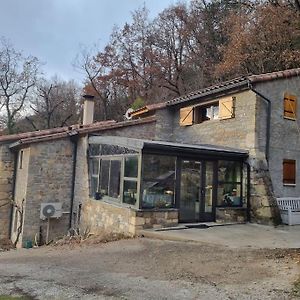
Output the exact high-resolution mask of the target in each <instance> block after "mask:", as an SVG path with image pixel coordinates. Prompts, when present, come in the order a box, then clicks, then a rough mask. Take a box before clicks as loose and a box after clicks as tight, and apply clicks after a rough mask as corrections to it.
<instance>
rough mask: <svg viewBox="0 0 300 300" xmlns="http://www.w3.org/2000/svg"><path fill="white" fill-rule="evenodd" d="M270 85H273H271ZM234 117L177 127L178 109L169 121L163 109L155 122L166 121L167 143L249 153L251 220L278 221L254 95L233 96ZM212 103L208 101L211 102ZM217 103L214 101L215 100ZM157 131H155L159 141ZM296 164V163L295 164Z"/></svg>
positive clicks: (260, 111)
mask: <svg viewBox="0 0 300 300" xmlns="http://www.w3.org/2000/svg"><path fill="white" fill-rule="evenodd" d="M273 84H274V82H273ZM232 96H235V97H236V102H235V117H234V118H231V119H225V120H211V121H206V122H203V123H200V124H194V125H192V126H185V127H181V126H180V125H179V107H178V108H177V109H175V110H174V117H173V120H171V119H170V118H169V117H168V116H167V115H166V112H164V110H162V111H161V112H159V118H158V120H160V119H161V120H166V122H165V128H164V131H162V136H161V138H165V135H166V132H167V135H169V137H170V139H169V140H170V141H174V142H181V143H192V144H212V145H219V146H225V147H232V148H238V149H245V150H248V151H249V161H248V162H249V164H250V166H251V178H250V180H251V183H250V184H251V191H250V199H251V200H250V201H251V204H252V205H251V216H252V220H253V221H256V222H262V223H270V222H275V223H277V222H278V210H277V209H276V204H275V197H274V194H273V192H272V191H273V186H272V181H271V177H270V173H269V170H268V167H267V163H266V158H265V152H264V151H265V148H264V147H263V146H262V144H263V143H265V141H262V138H261V131H262V130H263V129H262V128H261V126H258V124H259V122H261V121H260V120H266V118H265V112H264V111H265V109H264V108H263V107H261V106H260V102H259V101H258V99H257V96H256V94H255V93H254V92H252V91H250V90H247V91H244V92H239V93H234V94H232ZM211 100H212V99H211ZM215 100H218V98H215ZM160 132H161V131H159V130H157V131H156V133H157V138H158V139H159V138H160V136H159V135H160ZM299 165H300V164H299Z"/></svg>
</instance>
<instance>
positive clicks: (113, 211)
mask: <svg viewBox="0 0 300 300" xmlns="http://www.w3.org/2000/svg"><path fill="white" fill-rule="evenodd" d="M177 224H178V211H177V210H175V209H174V210H158V211H141V210H135V209H133V208H130V207H126V206H123V205H122V206H121V205H120V204H114V203H107V202H104V201H97V200H93V199H89V200H86V201H85V205H84V207H83V210H82V218H81V223H80V228H81V231H85V230H89V231H91V232H93V233H101V232H103V231H105V232H115V233H123V234H125V235H129V236H134V235H136V234H137V233H138V231H139V230H142V229H147V228H162V227H167V226H175V225H177Z"/></svg>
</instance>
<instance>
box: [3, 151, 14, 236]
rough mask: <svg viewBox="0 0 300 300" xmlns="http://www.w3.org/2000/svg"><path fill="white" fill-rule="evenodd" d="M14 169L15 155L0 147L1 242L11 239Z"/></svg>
mask: <svg viewBox="0 0 300 300" xmlns="http://www.w3.org/2000/svg"><path fill="white" fill-rule="evenodd" d="M13 168H14V155H13V153H11V152H10V150H9V148H8V145H0V240H1V239H7V238H8V237H9V226H10V213H11V200H12V189H13Z"/></svg>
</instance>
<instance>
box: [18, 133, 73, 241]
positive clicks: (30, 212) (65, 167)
mask: <svg viewBox="0 0 300 300" xmlns="http://www.w3.org/2000/svg"><path fill="white" fill-rule="evenodd" d="M72 166H73V144H72V142H71V141H70V140H69V139H67V138H66V139H59V140H54V141H48V142H41V143H36V144H32V145H31V147H30V163H29V168H28V181H27V192H26V211H25V219H24V228H23V242H24V241H26V240H28V239H29V240H33V239H34V237H35V235H36V234H39V231H40V227H41V228H42V236H43V240H45V236H46V228H47V221H43V220H41V219H40V207H41V203H47V202H62V210H63V215H62V217H61V218H59V219H53V218H51V219H50V235H49V237H50V239H53V238H56V237H59V236H62V235H64V234H66V233H67V231H68V224H69V218H70V214H69V213H70V201H71V190H72Z"/></svg>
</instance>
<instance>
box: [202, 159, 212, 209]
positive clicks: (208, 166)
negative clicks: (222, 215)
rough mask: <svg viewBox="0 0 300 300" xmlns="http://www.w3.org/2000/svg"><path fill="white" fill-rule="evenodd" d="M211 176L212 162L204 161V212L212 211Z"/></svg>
mask: <svg viewBox="0 0 300 300" xmlns="http://www.w3.org/2000/svg"><path fill="white" fill-rule="evenodd" d="M213 176H214V164H213V162H206V173H205V198H204V203H205V206H204V212H209V213H211V212H212V207H213V206H212V199H213Z"/></svg>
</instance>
